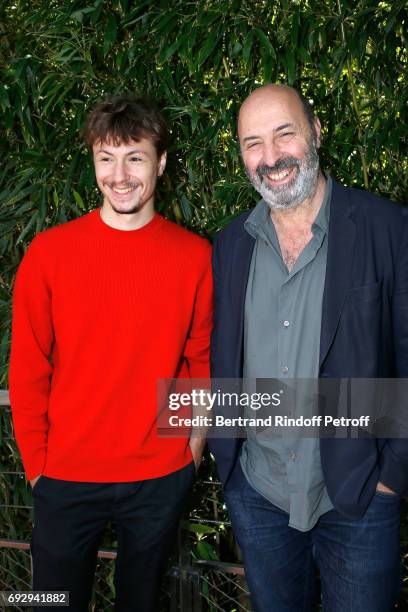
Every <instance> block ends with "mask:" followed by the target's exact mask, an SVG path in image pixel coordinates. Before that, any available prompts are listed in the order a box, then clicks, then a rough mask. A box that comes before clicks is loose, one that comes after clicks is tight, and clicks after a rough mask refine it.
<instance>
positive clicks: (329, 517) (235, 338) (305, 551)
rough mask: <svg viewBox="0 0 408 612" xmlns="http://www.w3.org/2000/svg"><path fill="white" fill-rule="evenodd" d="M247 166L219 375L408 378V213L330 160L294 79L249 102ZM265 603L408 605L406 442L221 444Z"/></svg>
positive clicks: (333, 610)
mask: <svg viewBox="0 0 408 612" xmlns="http://www.w3.org/2000/svg"><path fill="white" fill-rule="evenodd" d="M238 132H239V140H240V146H241V153H242V158H243V162H244V164H245V168H246V172H247V175H248V177H249V179H250V181H251V183H252V184H253V186H254V187H255V189H256V190H257V191H258V192H259V193H260V195H261V196H262V200H261V201H260V202H259V203H258V204H257V206H256V207H255V209H254V210H252V211H248V212H246V213H244V214H243V215H241V216H240V217H238V218H237V219H236V220H235V221H233V222H232V223H231V224H230V225H229V226H228V227H227V228H226V229H225V230H224V231H223V232H222V233H221V235H220V236H219V237H218V239H217V241H216V245H215V249H214V277H215V296H216V318H215V320H216V324H215V329H214V332H213V342H212V366H213V372H212V374H213V376H215V377H216V378H239V377H242V376H244V377H245V378H250V379H254V378H279V379H281V380H282V379H283V380H284V379H289V378H290V379H294V378H302V379H305V378H309V379H313V378H318V377H320V378H337V379H338V378H343V377H355V378H377V377H378V378H387V377H406V376H407V375H408V228H407V214H406V212H407V211H406V210H405V209H403V208H401V207H398V206H396V205H394V204H391V203H390V202H388V201H386V200H383V199H379V198H377V197H375V196H374V195H372V194H369V193H366V192H362V191H358V190H355V189H348V188H345V187H343V186H341V185H339V184H338V183H336V182H335V181H334V180H332V179H331V178H330V177H327V176H325V175H324V174H323V172H322V171H321V169H320V167H319V157H318V152H317V151H318V148H319V146H320V122H319V120H318V119H317V118H316V117H315V116H314V115H313V110H312V108H311V107H310V105H309V104H308V103H307V101H305V100H304V99H303V98H302V97H301V96H300V94H299V93H298V92H297V91H295V90H294V89H292V88H290V87H287V86H283V85H267V86H264V87H261V88H259V89H257V90H256V91H254V92H253V93H252V94H251V95H250V96H249V97H248V98H247V99H246V100H245V102H244V104H243V105H242V107H241V110H240V114H239V122H238ZM211 446H212V450H213V452H214V454H215V457H216V460H217V463H218V468H219V473H220V476H221V479H222V481H223V484H224V492H225V498H226V501H227V504H228V509H229V512H230V516H231V520H232V525H233V528H234V531H235V534H236V537H237V540H238V542H239V544H240V547H241V549H242V554H243V559H244V563H245V570H246V576H247V580H248V584H249V587H250V591H251V596H252V600H253V605H254V608H255V610H257V611H258V612H269V611H271V612H284V611H285V612H292V611H293V612H301V611H303V610H305V611H306V610H310V609H311V607H312V602H313V598H314V597H313V589H314V562H315V563H316V564H317V566H318V568H319V570H320V575H321V583H322V601H323V609H324V610H325V611H327V612H340V611H342V612H346V611H347V612H348V611H349V610H353V611H355V612H360V611H363V610H364V611H365V610H370V612H375V611H378V612H386V611H387V610H390V609H391V608H392V606H393V604H394V602H395V601H396V600H397V599H398V591H399V568H400V560H399V511H400V495H401V494H402V493H405V492H407V489H408V442H407V441H406V440H402V439H401V440H390V439H389V440H386V439H382V440H376V439H374V438H366V439H330V438H324V439H321V440H318V439H314V438H303V439H297V440H296V439H292V440H288V439H283V438H279V437H276V436H273V437H272V436H256V435H253V434H251V432H249V434H248V437H247V439H246V440H245V442H244V443H243V444H239V441H238V440H225V439H223V440H220V441H217V440H215V439H214V440H212V441H211Z"/></svg>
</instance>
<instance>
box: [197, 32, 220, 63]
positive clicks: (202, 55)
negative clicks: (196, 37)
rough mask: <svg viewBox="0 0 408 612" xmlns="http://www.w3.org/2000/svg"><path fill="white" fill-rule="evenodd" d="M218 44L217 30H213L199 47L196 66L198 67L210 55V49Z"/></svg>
mask: <svg viewBox="0 0 408 612" xmlns="http://www.w3.org/2000/svg"><path fill="white" fill-rule="evenodd" d="M217 44H218V32H217V31H215V30H214V31H213V32H212V33H211V34H210V36H209V37H208V38H207V39H206V41H205V43H204V45H203V46H202V47H201V48H200V50H199V52H198V56H197V67H198V68H199V67H200V66H202V65H203V64H204V62H205V61H206V59H207V58H208V57H209V56H210V54H211V53H212V51H213V50H214V49H215V47H216V45H217Z"/></svg>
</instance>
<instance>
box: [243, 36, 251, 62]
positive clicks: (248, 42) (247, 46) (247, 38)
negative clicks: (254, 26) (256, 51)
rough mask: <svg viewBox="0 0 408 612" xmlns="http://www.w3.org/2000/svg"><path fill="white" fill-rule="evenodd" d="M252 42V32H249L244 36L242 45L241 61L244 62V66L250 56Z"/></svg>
mask: <svg viewBox="0 0 408 612" xmlns="http://www.w3.org/2000/svg"><path fill="white" fill-rule="evenodd" d="M252 40H253V38H252V30H251V31H250V32H248V34H247V35H246V36H245V40H244V45H243V47H242V59H243V60H244V62H245V64H246V65H248V62H249V58H250V55H251V48H252Z"/></svg>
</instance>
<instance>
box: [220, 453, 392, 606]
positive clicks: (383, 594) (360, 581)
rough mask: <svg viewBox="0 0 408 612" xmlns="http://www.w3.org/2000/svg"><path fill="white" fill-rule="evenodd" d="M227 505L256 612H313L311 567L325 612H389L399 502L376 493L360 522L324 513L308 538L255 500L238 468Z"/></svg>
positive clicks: (260, 498)
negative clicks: (317, 571) (319, 586)
mask: <svg viewBox="0 0 408 612" xmlns="http://www.w3.org/2000/svg"><path fill="white" fill-rule="evenodd" d="M224 493H225V500H226V502H227V507H228V511H229V515H230V518H231V522H232V526H233V529H234V533H235V536H236V538H237V540H238V543H239V545H240V548H241V551H242V555H243V559H244V565H245V576H246V579H247V582H248V586H249V589H250V591H251V600H252V604H253V607H254V610H255V611H256V612H310V611H311V610H312V605H313V599H314V582H315V567H314V565H315V564H316V565H317V566H318V568H319V570H320V578H321V584H322V610H323V611H324V612H391V610H393V609H394V604H395V603H396V601H397V600H398V594H399V589H400V583H401V579H400V578H401V576H400V546H399V519H400V498H399V496H398V495H393V494H388V493H377V494H376V495H374V497H373V499H372V501H371V503H370V505H369V507H368V509H367V511H366V513H365V514H364V516H363V517H362V518H361V519H358V520H350V519H347V518H345V517H344V516H341V515H340V514H339V513H338V512H337V511H336V510H330V511H329V512H326V514H324V515H323V516H322V517H320V519H319V521H318V522H317V524H316V525H315V527H313V529H311V530H310V531H307V532H301V531H298V530H296V529H293V528H292V527H289V526H288V514H287V513H286V512H283V511H282V510H280V509H279V508H277V507H276V506H274V505H273V504H271V503H270V502H269V501H268V500H267V499H265V498H264V497H263V496H262V495H260V494H259V493H257V492H256V491H255V490H254V489H253V488H252V487H251V486H250V484H249V483H248V481H247V480H246V478H245V476H244V474H243V472H242V470H241V467H240V465H239V461H238V462H237V465H236V466H235V468H234V472H233V475H232V478H231V481H230V483H228V484H227V487H226V490H225V492H224Z"/></svg>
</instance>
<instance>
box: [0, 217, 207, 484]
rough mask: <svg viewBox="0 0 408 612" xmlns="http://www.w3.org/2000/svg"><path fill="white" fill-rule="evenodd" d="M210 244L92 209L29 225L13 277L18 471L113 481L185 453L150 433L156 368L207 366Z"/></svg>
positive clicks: (158, 471)
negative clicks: (34, 227)
mask: <svg viewBox="0 0 408 612" xmlns="http://www.w3.org/2000/svg"><path fill="white" fill-rule="evenodd" d="M210 250H211V249H210V245H209V244H208V242H207V241H206V240H203V239H202V238H199V237H198V236H196V235H195V234H192V233H191V232H188V231H186V230H184V229H182V228H180V227H179V226H177V225H175V224H174V223H171V222H169V221H167V220H166V219H164V218H163V217H161V216H160V215H156V216H155V217H154V218H153V220H152V221H151V222H150V223H148V224H147V225H145V226H144V227H142V228H141V229H138V230H133V231H121V230H116V229H113V228H111V227H109V226H108V225H106V224H105V223H104V222H103V221H102V219H101V218H100V214H99V210H95V211H93V212H91V213H89V214H87V215H85V216H83V217H81V218H80V219H77V220H75V221H71V222H70V223H66V224H64V225H61V226H59V227H55V228H53V229H51V230H48V231H46V232H44V233H41V234H39V235H38V236H36V238H35V239H34V240H33V242H32V243H31V245H30V247H29V249H28V250H27V253H26V255H25V257H24V259H23V261H22V263H21V266H20V268H19V271H18V273H17V278H16V283H15V288H14V305H13V335H12V350H11V365H10V397H11V405H12V413H13V421H14V428H15V434H16V438H17V443H18V445H19V448H20V452H21V455H22V459H23V463H24V467H25V470H26V474H27V478H28V479H31V478H33V477H34V476H37V475H38V474H40V473H43V474H45V475H46V476H50V477H52V478H60V479H64V480H76V481H88V482H124V481H133V480H143V479H147V478H155V477H158V476H162V475H165V474H168V473H170V472H173V471H175V470H177V469H180V468H182V467H183V466H184V465H186V464H187V463H188V462H190V461H191V453H190V449H189V446H188V440H187V439H186V438H180V437H178V438H159V437H158V436H157V433H156V415H157V406H156V381H157V379H158V378H162V377H163V378H176V377H189V376H190V377H191V378H206V377H208V376H209V363H208V361H209V336H210V330H211V314H212V282H211V267H210Z"/></svg>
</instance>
